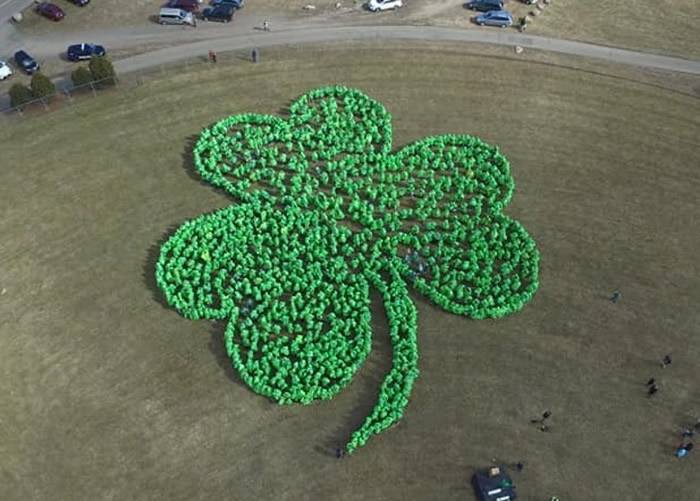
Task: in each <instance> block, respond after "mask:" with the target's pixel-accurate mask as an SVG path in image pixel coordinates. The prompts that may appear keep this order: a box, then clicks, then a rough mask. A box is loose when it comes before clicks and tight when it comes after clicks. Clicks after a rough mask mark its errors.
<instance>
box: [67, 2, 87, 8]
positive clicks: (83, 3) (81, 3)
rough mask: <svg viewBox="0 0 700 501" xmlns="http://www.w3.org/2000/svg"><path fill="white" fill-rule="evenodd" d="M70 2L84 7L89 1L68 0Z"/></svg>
mask: <svg viewBox="0 0 700 501" xmlns="http://www.w3.org/2000/svg"><path fill="white" fill-rule="evenodd" d="M68 1H69V2H70V3H74V4H75V5H77V6H78V7H85V6H86V5H87V4H89V3H90V0H68Z"/></svg>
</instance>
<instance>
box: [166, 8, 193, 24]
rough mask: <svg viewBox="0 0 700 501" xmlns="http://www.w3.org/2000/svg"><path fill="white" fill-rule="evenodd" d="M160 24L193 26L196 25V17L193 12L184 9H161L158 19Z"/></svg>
mask: <svg viewBox="0 0 700 501" xmlns="http://www.w3.org/2000/svg"><path fill="white" fill-rule="evenodd" d="M158 22H159V23H160V24H192V25H194V17H193V16H192V13H191V12H187V11H186V10H182V9H168V8H163V9H160V16H159V18H158Z"/></svg>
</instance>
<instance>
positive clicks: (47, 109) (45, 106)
mask: <svg viewBox="0 0 700 501" xmlns="http://www.w3.org/2000/svg"><path fill="white" fill-rule="evenodd" d="M40 101H41V104H43V105H44V110H45V111H49V105H48V103H47V102H46V98H44V97H42V98H41V99H40Z"/></svg>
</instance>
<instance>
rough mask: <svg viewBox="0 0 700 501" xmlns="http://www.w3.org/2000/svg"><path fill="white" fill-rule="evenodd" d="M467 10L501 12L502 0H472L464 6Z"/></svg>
mask: <svg viewBox="0 0 700 501" xmlns="http://www.w3.org/2000/svg"><path fill="white" fill-rule="evenodd" d="M464 6H465V7H466V8H467V9H471V10H478V11H481V12H488V11H490V10H503V0H473V1H471V2H467V3H466V4H464Z"/></svg>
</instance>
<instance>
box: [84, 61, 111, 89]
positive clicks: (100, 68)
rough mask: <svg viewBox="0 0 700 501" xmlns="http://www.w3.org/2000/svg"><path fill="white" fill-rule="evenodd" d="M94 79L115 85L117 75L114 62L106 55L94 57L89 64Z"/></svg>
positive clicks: (101, 82)
mask: <svg viewBox="0 0 700 501" xmlns="http://www.w3.org/2000/svg"><path fill="white" fill-rule="evenodd" d="M88 68H90V73H92V79H93V80H94V81H96V82H99V83H100V84H106V85H114V83H115V78H114V77H116V76H117V75H116V73H115V72H114V66H113V65H112V62H111V61H110V60H109V59H107V58H106V57H104V56H103V57H93V58H92V59H91V60H90V64H89V65H88Z"/></svg>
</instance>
